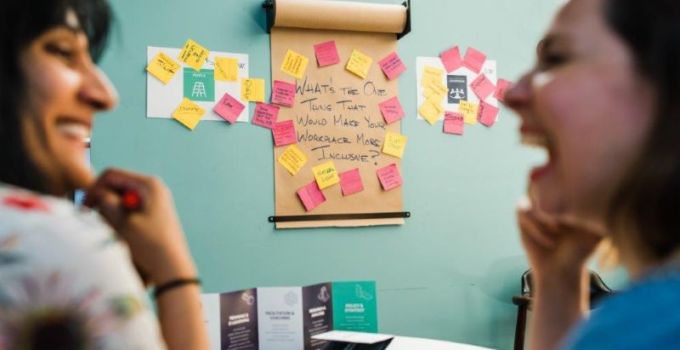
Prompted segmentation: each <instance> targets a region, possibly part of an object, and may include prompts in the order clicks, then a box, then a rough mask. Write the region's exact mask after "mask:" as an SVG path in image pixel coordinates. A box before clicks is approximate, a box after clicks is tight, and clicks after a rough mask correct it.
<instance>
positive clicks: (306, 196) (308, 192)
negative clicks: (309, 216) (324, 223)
mask: <svg viewBox="0 0 680 350" xmlns="http://www.w3.org/2000/svg"><path fill="white" fill-rule="evenodd" d="M297 195H298V198H300V201H301V202H302V205H303V206H304V207H305V210H306V211H308V212H310V211H312V210H314V208H316V207H318V206H319V205H321V204H322V203H323V202H325V201H326V196H324V195H323V192H321V189H320V188H319V184H317V183H316V180H314V181H312V182H310V183H308V184H307V185H305V186H303V187H301V188H300V189H298V190H297Z"/></svg>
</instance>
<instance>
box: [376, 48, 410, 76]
mask: <svg viewBox="0 0 680 350" xmlns="http://www.w3.org/2000/svg"><path fill="white" fill-rule="evenodd" d="M378 64H380V68H382V71H383V73H385V76H386V77H387V79H389V80H394V79H395V78H397V77H399V76H400V75H401V73H404V72H405V71H406V66H405V65H404V62H402V61H401V58H399V55H397V53H396V52H392V53H391V54H389V55H387V57H385V58H383V59H382V60H380V61H379V62H378Z"/></svg>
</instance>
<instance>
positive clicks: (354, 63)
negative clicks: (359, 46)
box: [345, 50, 373, 79]
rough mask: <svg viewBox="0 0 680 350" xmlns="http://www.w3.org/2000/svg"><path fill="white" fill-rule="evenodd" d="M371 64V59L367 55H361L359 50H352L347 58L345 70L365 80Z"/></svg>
mask: <svg viewBox="0 0 680 350" xmlns="http://www.w3.org/2000/svg"><path fill="white" fill-rule="evenodd" d="M372 63H373V59H372V58H371V57H369V56H368V55H365V54H363V53H361V52H360V51H359V50H352V55H351V56H350V57H349V60H348V61H347V66H345V69H347V70H348V71H350V72H352V73H354V74H355V75H356V76H358V77H360V78H362V79H366V77H367V76H368V71H369V70H370V69H371V64H372Z"/></svg>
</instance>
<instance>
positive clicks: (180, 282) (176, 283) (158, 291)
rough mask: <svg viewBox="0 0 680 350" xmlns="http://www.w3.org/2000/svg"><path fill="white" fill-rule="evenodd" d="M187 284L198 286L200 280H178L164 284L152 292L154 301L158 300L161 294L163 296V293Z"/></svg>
mask: <svg viewBox="0 0 680 350" xmlns="http://www.w3.org/2000/svg"><path fill="white" fill-rule="evenodd" d="M187 284H197V285H199V286H200V285H201V280H200V279H198V278H178V279H176V280H172V281H168V282H165V283H164V284H162V285H160V286H158V287H156V289H155V290H154V291H153V297H154V298H155V299H158V297H159V296H160V295H161V294H163V293H165V292H167V291H169V290H171V289H175V288H177V287H181V286H184V285H187Z"/></svg>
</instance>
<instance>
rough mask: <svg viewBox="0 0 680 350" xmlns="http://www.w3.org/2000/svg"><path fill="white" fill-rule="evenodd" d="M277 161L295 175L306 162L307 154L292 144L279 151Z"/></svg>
mask: <svg viewBox="0 0 680 350" xmlns="http://www.w3.org/2000/svg"><path fill="white" fill-rule="evenodd" d="M278 161H279V163H280V164H281V165H282V166H283V167H284V168H286V170H288V172H289V173H290V174H291V175H295V174H297V173H298V172H300V169H302V167H304V166H305V164H307V156H306V155H305V153H304V152H302V150H300V148H299V147H298V146H297V145H295V144H293V145H290V146H288V148H286V150H285V151H284V152H283V153H281V156H279V159H278Z"/></svg>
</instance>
